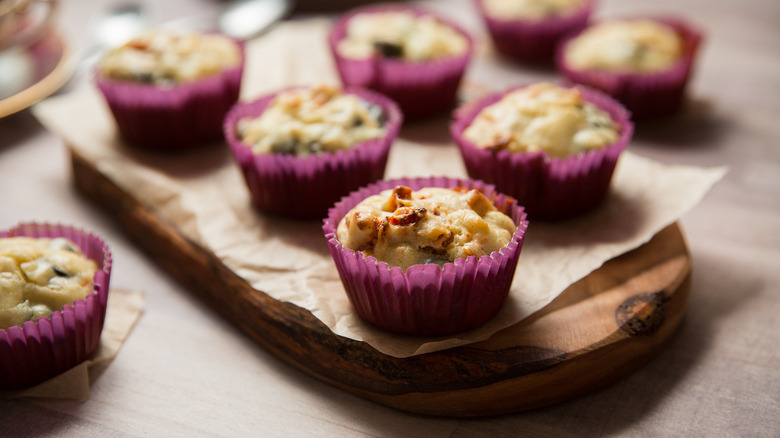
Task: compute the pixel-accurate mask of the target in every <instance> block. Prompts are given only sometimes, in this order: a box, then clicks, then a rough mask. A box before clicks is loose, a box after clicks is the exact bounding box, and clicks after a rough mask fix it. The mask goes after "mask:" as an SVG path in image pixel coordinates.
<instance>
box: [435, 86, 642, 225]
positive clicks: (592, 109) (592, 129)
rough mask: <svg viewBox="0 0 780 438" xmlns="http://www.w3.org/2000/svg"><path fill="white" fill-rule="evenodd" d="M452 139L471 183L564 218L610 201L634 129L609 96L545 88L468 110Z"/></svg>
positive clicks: (533, 211) (459, 114)
mask: <svg viewBox="0 0 780 438" xmlns="http://www.w3.org/2000/svg"><path fill="white" fill-rule="evenodd" d="M450 133H451V134H452V137H453V138H454V139H455V142H456V143H457V145H458V148H459V149H460V152H461V156H462V157H463V161H464V163H465V165H466V171H467V172H468V174H469V177H471V178H473V179H481V180H483V181H486V182H488V183H491V184H495V185H496V188H497V189H498V190H499V191H501V192H503V193H506V194H507V195H510V196H513V197H514V198H515V199H517V200H518V202H519V203H520V205H522V206H524V207H525V209H526V211H527V212H528V215H529V217H530V218H531V219H541V220H557V219H564V218H569V217H574V216H577V215H581V214H584V213H587V212H589V211H591V210H593V209H594V208H596V207H597V206H598V205H599V204H600V203H601V202H602V201H603V200H604V199H605V197H606V195H607V191H608V189H609V184H610V181H611V179H612V172H613V171H614V168H615V165H616V164H617V160H618V158H619V156H620V154H621V153H622V151H623V150H625V148H626V147H627V145H628V142H629V140H630V138H631V135H632V134H633V123H632V122H631V120H630V114H629V112H628V111H626V109H625V108H623V106H622V105H621V104H620V103H618V102H616V101H615V100H613V99H611V98H610V97H609V96H607V95H605V94H603V93H601V92H598V91H596V90H592V89H589V88H587V87H584V86H581V85H575V86H571V85H555V84H550V83H539V84H532V85H525V86H520V87H515V88H512V89H510V90H507V91H506V92H502V93H496V94H493V95H490V96H487V97H485V98H483V99H480V100H478V101H476V102H470V103H466V104H464V105H463V106H462V107H461V109H459V110H458V111H456V113H455V117H454V121H453V123H452V124H451V125H450Z"/></svg>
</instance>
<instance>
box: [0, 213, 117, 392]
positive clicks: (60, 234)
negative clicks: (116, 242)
mask: <svg viewBox="0 0 780 438" xmlns="http://www.w3.org/2000/svg"><path fill="white" fill-rule="evenodd" d="M111 263H112V261H111V252H110V251H109V249H108V247H107V246H106V245H105V243H103V241H102V240H101V239H100V238H99V237H97V236H95V235H93V234H91V233H88V232H85V231H83V230H80V229H77V228H73V227H68V226H63V225H53V224H40V223H27V224H21V225H19V226H17V227H15V228H13V229H11V230H9V231H5V232H0V389H3V390H7V389H20V388H24V387H28V386H31V385H34V384H36V383H39V382H42V381H44V380H46V379H49V378H51V377H54V376H55V375H57V374H60V373H62V372H63V371H65V370H67V369H69V368H72V367H73V366H75V365H77V364H78V363H80V362H83V361H84V360H85V359H87V358H88V357H89V355H90V354H92V352H94V351H95V349H96V348H97V346H98V343H99V341H100V334H101V331H102V329H103V321H104V318H105V313H106V302H107V299H108V285H109V279H110V276H111Z"/></svg>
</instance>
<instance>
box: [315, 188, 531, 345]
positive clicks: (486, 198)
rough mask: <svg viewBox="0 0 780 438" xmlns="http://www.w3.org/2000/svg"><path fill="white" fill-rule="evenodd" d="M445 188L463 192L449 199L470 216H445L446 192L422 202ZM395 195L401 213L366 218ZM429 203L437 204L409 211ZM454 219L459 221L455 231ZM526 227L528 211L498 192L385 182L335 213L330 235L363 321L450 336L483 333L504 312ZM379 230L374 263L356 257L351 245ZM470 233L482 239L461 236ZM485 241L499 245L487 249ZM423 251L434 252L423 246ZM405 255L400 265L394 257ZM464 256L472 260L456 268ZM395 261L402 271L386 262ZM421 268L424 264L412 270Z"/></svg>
mask: <svg viewBox="0 0 780 438" xmlns="http://www.w3.org/2000/svg"><path fill="white" fill-rule="evenodd" d="M438 188H444V189H453V190H455V193H457V195H452V194H449V193H446V194H444V195H443V196H444V197H445V199H447V198H452V199H454V201H453V202H454V204H452V205H457V203H461V202H466V203H467V204H468V205H469V208H465V209H463V210H449V209H448V208H446V207H440V205H445V206H446V205H448V203H449V202H450V201H445V202H444V203H442V204H438V202H439V201H438V200H434V197H435V196H439V194H438V193H434V194H430V193H428V194H424V195H419V194H418V195H415V194H414V191H418V192H420V193H425V191H430V190H431V189H434V190H438ZM388 192H389V193H390V198H388V199H389V201H390V202H391V203H393V204H394V205H392V206H383V207H382V209H381V211H383V212H385V213H381V214H380V215H381V216H382V217H381V218H380V217H379V216H376V217H374V216H369V215H365V214H364V213H362V212H361V211H362V210H359V209H360V208H361V206H360V204H361V203H364V204H363V205H365V202H374V201H376V200H377V199H376V197H375V195H380V196H382V197H385V196H386V195H387V194H388ZM447 192H448V191H447ZM426 196H430V198H429V199H428V201H430V202H434V204H427V207H420V208H414V207H410V206H409V205H412V204H411V203H414V202H418V201H420V200H423V201H424V200H425V197H426ZM453 197H454V198H453ZM457 197H460V199H458V198H457ZM379 201H381V199H380V200H379ZM432 205H433V207H431V206H432ZM472 205H473V207H471V206H472ZM356 207H357V208H358V210H356V211H353V209H354V208H356ZM394 208H395V209H394ZM469 210H471V211H469ZM377 212H378V210H377ZM459 215H460V216H459ZM437 216H438V218H439V219H441V218H443V221H444V222H442V221H439V220H437ZM347 218H349V221H350V223H349V224H346V222H347ZM447 218H451V219H453V220H452V221H449V222H448V219H447ZM372 221H376V222H372ZM342 222H344V223H342ZM364 222H365V223H364ZM372 223H373V225H372ZM527 226H528V222H527V221H526V215H525V212H524V210H523V207H521V206H519V205H517V201H515V200H514V199H512V198H511V197H508V196H505V195H503V194H501V193H498V192H496V190H495V188H494V187H493V186H491V185H488V184H485V183H483V182H481V181H474V180H468V179H457V178H446V177H427V178H400V179H393V180H383V181H378V182H376V183H375V184H371V185H369V186H366V187H363V188H361V189H360V190H357V191H355V192H352V193H351V194H349V195H348V196H345V197H344V198H342V200H341V201H340V202H338V203H336V204H335V206H334V207H333V208H331V209H330V211H329V213H328V217H327V218H326V219H325V220H324V221H323V227H322V228H323V232H324V233H325V238H326V239H327V242H328V247H329V249H330V252H331V255H332V256H333V260H334V262H335V264H336V268H337V269H338V272H339V275H340V277H341V281H342V283H343V285H344V289H345V291H346V293H347V296H348V297H349V300H350V302H351V303H352V306H353V307H354V309H355V311H356V312H357V313H358V315H359V316H360V317H361V318H362V319H364V320H366V321H368V322H370V323H372V324H374V325H376V326H378V327H381V328H383V329H386V330H389V331H392V332H396V333H402V334H409V335H417V336H445V335H452V334H455V333H460V332H464V331H467V330H470V329H473V328H476V327H478V326H480V325H482V324H484V323H485V322H487V321H488V320H490V319H491V318H492V317H493V316H495V315H496V313H498V311H499V310H500V309H501V307H502V306H503V305H504V303H505V301H506V298H507V296H508V293H509V289H510V287H511V284H512V280H513V279H514V273H515V268H516V266H517V261H518V258H519V256H520V251H521V249H522V245H523V241H524V236H525V230H526V228H527ZM372 230H376V234H377V236H376V238H375V241H373V250H372V251H370V254H373V255H368V256H367V255H365V252H368V248H367V247H361V248H357V250H355V249H349V248H347V247H346V246H345V245H352V244H353V243H355V242H357V241H359V240H360V239H361V238H364V237H365V236H362V237H361V235H360V234H361V233H370V232H372ZM464 230H469V232H470V233H473V235H471V236H469V235H468V233H465V232H464V233H457V232H458V231H464ZM345 233H346V234H345ZM354 233H357V238H358V239H357V240H354V239H353V237H354V236H355V234H354ZM490 233H494V234H491V236H492V237H488V234H490ZM383 236H384V237H383ZM483 238H484V239H487V240H489V241H492V242H493V243H491V244H490V245H487V244H486V243H484V241H483V240H481V239H483ZM340 239H343V240H345V242H342V241H341V240H340ZM383 239H386V240H387V241H388V242H390V245H389V246H388V251H384V252H380V251H379V250H378V247H379V246H380V245H383V243H382V240H383ZM399 239H400V240H399ZM504 240H505V241H506V242H507V243H505V244H503V245H501V246H500V247H498V249H496V248H493V247H492V246H493V245H496V244H497V242H498V243H500V242H503V241H504ZM429 241H430V242H429ZM421 242H428V243H424V244H423V245H425V246H422V247H419V245H418V243H421ZM429 244H430V245H432V247H430V248H429V247H428V246H427V245H429ZM480 247H481V248H482V250H485V253H484V254H481V255H480V256H479V257H477V255H465V254H469V253H471V254H479V251H478V250H479V248H480ZM488 251H492V252H488ZM401 253H402V254H403V255H401V256H400V258H398V257H394V256H393V254H396V255H397V254H401ZM458 254H460V255H465V256H464V257H461V258H455V259H453V260H449V258H450V257H453V256H456V255H458ZM388 255H389V257H388V259H390V260H391V263H393V264H396V266H392V267H391V266H390V264H388V262H386V261H380V260H378V259H377V257H381V258H385V257H387V256H388ZM415 261H417V262H419V263H417V264H411V263H414V262H415ZM397 263H401V264H402V265H409V266H408V267H406V266H404V267H402V266H399V265H397Z"/></svg>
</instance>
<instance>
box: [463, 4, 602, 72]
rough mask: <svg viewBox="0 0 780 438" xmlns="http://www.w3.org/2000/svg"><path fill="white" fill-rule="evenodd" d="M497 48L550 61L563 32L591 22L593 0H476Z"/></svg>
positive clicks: (514, 55)
mask: <svg viewBox="0 0 780 438" xmlns="http://www.w3.org/2000/svg"><path fill="white" fill-rule="evenodd" d="M474 1H475V3H476V5H477V9H478V10H479V13H480V15H481V16H482V21H483V22H484V24H485V26H486V27H487V30H488V32H489V34H490V39H491V41H492V42H493V46H494V47H495V48H496V50H497V51H498V52H499V53H500V54H502V55H504V56H506V57H508V58H511V59H513V60H515V61H519V62H523V63H551V62H552V61H553V57H554V54H555V47H556V45H557V44H558V43H559V42H560V41H561V39H562V38H563V37H564V35H566V34H568V33H571V32H576V31H579V30H581V29H582V28H584V27H585V26H586V25H587V24H588V20H589V19H590V15H591V13H592V12H593V9H594V3H595V1H594V0H474Z"/></svg>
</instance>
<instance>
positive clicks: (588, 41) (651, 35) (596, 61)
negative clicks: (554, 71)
mask: <svg viewBox="0 0 780 438" xmlns="http://www.w3.org/2000/svg"><path fill="white" fill-rule="evenodd" d="M681 54H682V39H681V38H680V35H679V34H678V33H677V32H676V31H675V30H674V29H672V28H671V27H669V26H667V25H665V24H661V23H658V22H656V21H653V20H644V19H642V20H614V21H608V22H604V23H601V24H597V25H594V26H591V27H589V28H588V29H585V31H583V33H582V34H580V35H579V36H577V37H575V38H574V39H573V40H571V41H570V43H569V44H568V45H567V47H566V52H565V54H564V59H565V61H566V64H567V65H568V66H569V67H571V68H574V69H578V70H607V71H616V70H625V71H633V72H655V71H660V70H664V69H667V68H669V67H671V66H672V65H673V64H674V63H675V62H677V60H678V59H679V58H680V56H681Z"/></svg>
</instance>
